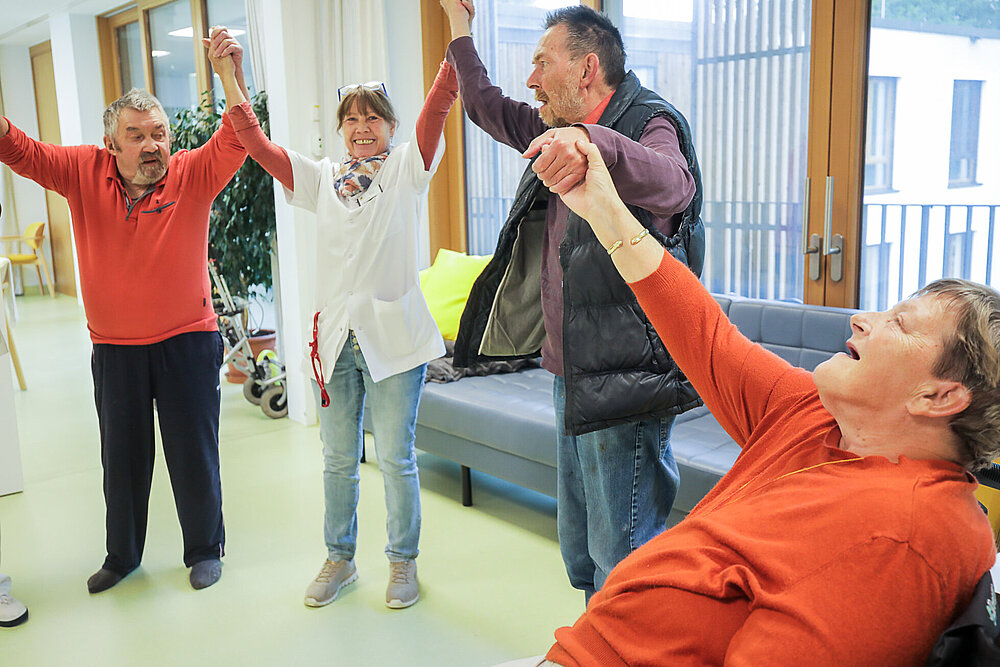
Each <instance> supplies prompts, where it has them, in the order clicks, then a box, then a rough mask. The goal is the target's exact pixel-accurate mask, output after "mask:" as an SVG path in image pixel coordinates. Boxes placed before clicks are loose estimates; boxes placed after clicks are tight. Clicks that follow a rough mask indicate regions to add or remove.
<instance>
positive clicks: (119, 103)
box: [104, 88, 170, 141]
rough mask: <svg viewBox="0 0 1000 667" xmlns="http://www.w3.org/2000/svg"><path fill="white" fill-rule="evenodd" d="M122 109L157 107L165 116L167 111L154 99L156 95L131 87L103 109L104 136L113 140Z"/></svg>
mask: <svg viewBox="0 0 1000 667" xmlns="http://www.w3.org/2000/svg"><path fill="white" fill-rule="evenodd" d="M124 109H135V110H136V111H152V110H153V109H159V111H160V113H162V114H163V117H164V118H167V112H166V111H164V109H163V105H162V104H160V100H158V99H156V97H155V96H154V95H153V94H152V93H150V92H149V91H147V90H142V89H139V88H133V89H132V90H130V91H128V92H127V93H125V94H124V95H122V96H121V97H119V98H118V99H117V100H115V101H114V102H112V103H111V104H110V105H108V108H107V109H105V110H104V136H106V137H107V138H109V139H111V140H112V141H114V140H115V136H116V135H117V134H118V117H119V116H121V113H122V110H124ZM168 120H169V119H168ZM169 135H170V123H169V122H168V123H167V136H169Z"/></svg>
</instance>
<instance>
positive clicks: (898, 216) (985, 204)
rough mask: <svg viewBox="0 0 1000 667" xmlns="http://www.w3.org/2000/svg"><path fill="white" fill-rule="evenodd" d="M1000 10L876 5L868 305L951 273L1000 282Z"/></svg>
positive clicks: (865, 211) (865, 261)
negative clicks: (999, 122) (999, 223)
mask: <svg viewBox="0 0 1000 667" xmlns="http://www.w3.org/2000/svg"><path fill="white" fill-rule="evenodd" d="M998 28H1000V7H998V5H997V4H996V3H995V2H993V3H991V2H986V1H985V0H984V1H979V2H977V1H973V2H961V3H959V2H956V1H955V0H945V1H944V2H941V1H939V0H934V1H933V2H932V1H931V0H924V1H922V2H911V3H907V4H905V5H899V4H897V3H892V2H887V0H874V3H873V5H872V8H871V32H870V35H871V36H870V47H869V55H868V71H867V73H868V85H867V92H868V100H867V105H866V106H867V122H866V130H867V132H866V137H865V167H864V188H863V201H862V229H861V238H860V239H859V241H860V243H859V246H860V259H861V262H860V283H859V284H860V289H859V299H858V301H859V307H861V308H863V309H866V310H873V309H883V308H887V307H889V306H891V305H892V304H894V303H895V302H897V301H899V300H900V299H903V298H905V297H906V296H908V295H909V294H911V293H913V292H914V291H915V290H916V289H918V288H920V287H922V286H923V285H925V284H927V283H928V282H931V281H933V280H935V279H937V278H941V277H959V278H966V279H970V280H975V281H977V282H982V283H986V284H989V285H992V286H994V287H1000V270H998V266H997V261H998V260H1000V234H998V232H1000V230H998V229H997V223H998V222H1000V220H998V217H1000V216H998V210H1000V152H998V151H997V150H996V147H997V146H998V145H1000V130H998V126H997V124H996V123H995V122H994V123H990V122H987V121H988V119H990V118H994V119H995V118H998V117H1000V30H998Z"/></svg>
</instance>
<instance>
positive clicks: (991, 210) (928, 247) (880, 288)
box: [859, 204, 1000, 310]
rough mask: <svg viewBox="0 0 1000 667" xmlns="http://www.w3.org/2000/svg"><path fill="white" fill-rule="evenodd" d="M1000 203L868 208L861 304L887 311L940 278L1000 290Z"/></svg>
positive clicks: (867, 307) (862, 306) (867, 308)
mask: <svg viewBox="0 0 1000 667" xmlns="http://www.w3.org/2000/svg"><path fill="white" fill-rule="evenodd" d="M997 209H1000V204H865V205H864V209H863V211H864V213H863V214H864V227H863V229H864V230H865V232H864V236H865V238H864V243H863V244H862V248H861V281H860V282H861V294H860V300H859V301H860V306H861V308H862V309H864V310H885V309H886V308H888V307H890V306H892V305H893V304H894V303H896V302H897V301H899V300H901V299H904V298H906V297H907V296H909V295H910V294H912V293H913V292H914V291H916V290H917V289H919V288H920V287H922V286H923V285H926V284H927V283H929V282H932V281H934V280H936V279H938V278H942V277H949V278H965V279H966V280H975V281H976V282H980V283H985V284H987V285H990V286H992V287H998V286H1000V276H998V275H997V272H996V271H995V270H994V267H995V264H996V262H995V259H996V255H997V251H998V249H997V242H998V239H997V233H996V232H997V229H996V224H997Z"/></svg>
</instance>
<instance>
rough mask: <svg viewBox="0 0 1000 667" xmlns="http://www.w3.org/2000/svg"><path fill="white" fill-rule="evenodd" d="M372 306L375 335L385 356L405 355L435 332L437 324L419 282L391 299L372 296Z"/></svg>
mask: <svg viewBox="0 0 1000 667" xmlns="http://www.w3.org/2000/svg"><path fill="white" fill-rule="evenodd" d="M372 310H373V314H374V316H375V322H374V325H375V338H376V339H377V340H378V347H379V349H380V351H381V352H382V353H383V354H385V355H386V356H387V357H405V356H406V355H408V354H411V353H413V352H414V351H416V350H417V349H419V348H420V347H421V346H423V345H426V344H427V341H428V340H430V339H431V338H432V337H433V336H435V335H437V324H435V323H434V318H433V317H431V313H430V311H429V310H428V309H427V302H426V301H424V295H423V293H422V292H421V291H420V286H419V285H414V286H413V287H412V288H410V290H409V291H408V292H407V293H406V294H404V295H403V296H402V297H400V298H398V299H396V300H394V301H383V300H381V299H378V298H375V299H372Z"/></svg>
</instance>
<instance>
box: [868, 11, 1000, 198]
mask: <svg viewBox="0 0 1000 667" xmlns="http://www.w3.org/2000/svg"><path fill="white" fill-rule="evenodd" d="M868 73H869V75H870V76H889V77H897V78H898V81H897V82H896V114H895V136H894V139H893V161H892V187H893V189H894V190H897V191H898V192H894V193H890V194H884V195H870V196H866V197H865V201H866V202H867V203H879V204H896V203H912V204H997V203H1000V151H997V150H996V147H997V146H1000V124H998V123H997V122H996V119H997V118H1000V40H998V39H977V40H975V41H973V40H972V39H970V38H969V37H963V36H960V35H940V34H931V33H922V32H911V31H906V30H888V29H883V28H875V29H873V30H872V36H871V50H870V56H869V67H868ZM956 79H968V80H977V81H982V82H983V86H982V99H981V100H980V103H981V108H980V112H979V155H978V167H977V170H976V180H977V181H978V182H979V183H981V184H982V185H981V186H978V187H962V188H949V187H948V163H949V157H950V153H951V108H952V99H953V95H954V87H955V80H956Z"/></svg>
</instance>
